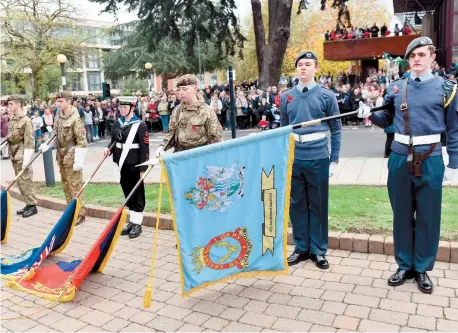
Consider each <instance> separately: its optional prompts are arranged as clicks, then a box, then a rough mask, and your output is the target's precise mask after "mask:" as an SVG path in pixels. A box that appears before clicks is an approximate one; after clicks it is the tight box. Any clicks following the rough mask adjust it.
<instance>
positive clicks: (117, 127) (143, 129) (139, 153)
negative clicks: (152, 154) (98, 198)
mask: <svg viewBox="0 0 458 333" xmlns="http://www.w3.org/2000/svg"><path fill="white" fill-rule="evenodd" d="M138 121H140V120H139V119H138V118H137V117H134V118H132V119H131V120H130V121H129V122H124V121H123V120H122V118H119V119H118V121H116V122H115V123H114V124H113V129H112V130H111V142H110V144H109V145H108V147H111V145H112V144H113V143H115V145H114V147H113V148H111V152H112V153H113V162H115V163H116V164H118V165H119V160H120V158H121V154H122V150H123V144H124V143H125V142H126V140H127V137H128V136H129V133H130V131H131V129H132V124H134V123H136V122H138ZM148 135H149V134H148V127H147V126H146V124H145V123H144V122H143V121H140V125H139V126H138V129H137V133H136V135H135V137H134V140H133V141H132V145H134V146H136V147H135V148H134V147H132V148H130V150H129V153H128V154H127V156H126V159H125V161H124V164H133V165H138V164H141V163H144V162H146V161H148V160H149V136H148ZM119 146H121V147H119ZM137 146H138V147H137ZM139 169H140V171H141V172H143V171H146V169H148V167H147V166H141V167H139Z"/></svg>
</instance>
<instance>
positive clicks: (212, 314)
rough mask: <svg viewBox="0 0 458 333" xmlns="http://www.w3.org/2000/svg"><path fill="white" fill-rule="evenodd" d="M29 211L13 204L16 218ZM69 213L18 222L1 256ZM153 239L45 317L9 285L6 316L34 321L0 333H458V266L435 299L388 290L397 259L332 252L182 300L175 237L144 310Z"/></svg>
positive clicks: (149, 235) (79, 242) (439, 269)
mask: <svg viewBox="0 0 458 333" xmlns="http://www.w3.org/2000/svg"><path fill="white" fill-rule="evenodd" d="M21 206H22V203H20V202H19V201H17V200H13V207H12V209H13V212H14V211H15V210H16V209H17V208H19V207H21ZM61 214H62V212H59V211H53V210H48V209H44V208H39V214H38V215H36V216H34V217H32V218H29V219H22V218H20V217H17V216H14V217H13V224H12V226H11V229H10V238H9V241H8V243H7V244H4V245H2V247H1V249H2V255H6V254H16V253H18V252H19V251H21V250H24V249H28V248H31V247H35V246H38V245H39V244H40V243H41V242H42V241H43V239H44V238H45V237H46V235H47V233H48V232H49V230H50V229H51V227H52V225H53V224H54V223H55V222H56V221H57V219H58V218H59V217H60V216H61ZM106 222H107V221H106V220H102V219H96V218H89V219H88V220H87V221H86V222H85V223H84V224H83V225H81V226H78V227H77V229H76V231H75V233H74V235H73V238H72V241H71V242H70V244H69V246H68V247H67V249H66V250H65V251H64V252H63V253H62V254H60V255H58V256H56V257H51V258H48V261H47V262H48V263H50V262H54V261H62V260H65V261H71V260H74V259H80V258H81V257H82V256H83V255H84V254H85V253H86V251H88V250H89V248H90V246H91V245H92V244H93V242H94V241H95V239H96V238H97V236H98V233H99V232H100V231H101V230H102V229H103V227H104V226H105V224H106ZM153 231H154V229H152V228H149V227H145V228H144V232H143V235H142V236H141V237H140V238H138V239H136V240H129V239H126V238H124V237H121V238H120V240H119V242H118V244H117V246H116V248H115V251H114V252H113V256H112V258H111V259H110V261H109V262H108V265H107V267H106V269H105V272H104V273H103V274H90V275H89V276H88V277H87V279H86V281H85V282H84V283H83V285H82V286H81V289H80V290H78V291H77V294H76V297H75V299H74V301H73V302H71V303H64V304H60V305H58V306H56V307H54V308H52V309H45V308H43V307H41V306H42V305H46V304H49V301H47V300H43V299H40V298H38V297H36V296H33V295H29V294H25V293H22V292H19V291H15V290H12V289H9V288H5V287H4V285H5V281H2V289H1V290H2V292H1V315H2V318H8V317H16V316H19V315H23V316H25V318H21V319H16V320H8V321H6V320H2V321H1V331H2V332H8V331H32V332H43V331H53V332H60V331H82V332H94V331H112V332H140V331H150V332H151V331H180V332H199V331H223V332H226V331H239V332H246V331H250V332H261V331H313V332H318V331H320V332H323V331H327V332H337V331H339V332H343V331H367V332H375V331H386V332H391V331H396V332H408V331H421V330H427V331H428V330H429V331H457V330H458V264H453V263H452V264H449V263H443V262H438V263H437V264H436V266H435V269H434V271H433V272H431V276H432V280H433V282H434V284H435V291H434V293H433V295H425V294H422V293H421V292H420V291H418V289H417V288H416V285H415V284H414V283H413V282H412V281H409V282H407V283H406V284H405V285H404V286H400V287H395V288H393V287H389V286H388V285H387V283H386V279H387V278H388V276H389V275H390V274H391V272H392V270H393V269H395V267H396V265H395V261H394V258H393V257H392V256H387V255H381V254H364V253H353V252H350V251H344V250H330V252H329V255H328V259H329V261H330V263H331V268H330V269H329V270H328V271H321V270H319V269H318V268H316V267H315V266H314V265H313V263H311V262H309V261H307V262H306V263H301V264H299V265H297V266H294V267H291V268H290V272H289V275H288V276H278V277H259V278H252V279H239V280H233V281H230V282H228V283H221V284H219V285H215V286H213V287H211V288H209V289H208V290H205V291H201V292H198V293H195V294H193V295H192V296H191V297H188V298H185V299H183V298H181V297H180V296H179V290H180V276H179V267H178V264H177V256H176V249H175V237H174V234H173V232H172V231H161V232H160V234H159V244H158V252H157V259H156V267H155V272H156V274H155V276H156V278H155V279H154V291H153V302H152V306H151V308H150V309H144V308H143V293H144V291H145V285H146V282H147V279H148V270H149V265H150V262H151V258H150V257H151V248H152V240H153ZM289 250H290V251H292V250H293V248H292V247H290V248H289ZM17 303H20V304H22V305H23V306H28V307H21V306H18V305H16V304H17ZM30 306H32V307H31V308H30ZM40 309H44V310H43V311H41V312H40V313H36V312H37V311H39V310H40Z"/></svg>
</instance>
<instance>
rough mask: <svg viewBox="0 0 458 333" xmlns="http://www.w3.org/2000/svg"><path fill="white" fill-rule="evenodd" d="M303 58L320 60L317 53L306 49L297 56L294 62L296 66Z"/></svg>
mask: <svg viewBox="0 0 458 333" xmlns="http://www.w3.org/2000/svg"><path fill="white" fill-rule="evenodd" d="M301 59H312V60H318V58H317V56H316V54H315V53H313V52H312V51H304V52H301V53H299V55H298V56H297V58H296V61H295V62H294V67H297V63H298V62H299V60H301Z"/></svg>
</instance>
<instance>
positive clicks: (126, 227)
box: [121, 222, 134, 236]
mask: <svg viewBox="0 0 458 333" xmlns="http://www.w3.org/2000/svg"><path fill="white" fill-rule="evenodd" d="M133 225H134V224H133V223H132V222H129V223H127V225H126V226H125V227H124V229H122V231H121V235H122V236H125V235H128V234H129V232H130V230H132V226H133Z"/></svg>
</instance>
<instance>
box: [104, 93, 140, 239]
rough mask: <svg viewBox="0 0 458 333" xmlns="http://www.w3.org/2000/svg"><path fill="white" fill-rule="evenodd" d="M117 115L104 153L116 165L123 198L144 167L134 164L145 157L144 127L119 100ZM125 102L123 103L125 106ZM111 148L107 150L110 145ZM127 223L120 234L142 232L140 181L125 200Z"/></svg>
mask: <svg viewBox="0 0 458 333" xmlns="http://www.w3.org/2000/svg"><path fill="white" fill-rule="evenodd" d="M119 104H120V106H119V111H120V113H121V117H120V118H119V119H118V121H116V122H115V123H114V125H113V128H112V129H111V142H110V144H109V145H108V148H105V155H111V154H113V162H115V163H116V164H117V165H118V168H119V176H120V181H121V187H122V191H123V193H124V196H125V197H127V196H128V195H129V193H130V192H131V191H132V189H133V188H134V186H135V184H137V182H138V181H139V180H140V178H141V176H142V174H143V172H145V171H146V169H147V168H148V166H141V167H136V166H137V165H138V164H141V163H144V162H146V161H148V159H149V137H148V127H147V126H146V124H145V123H144V122H143V121H141V119H140V118H138V117H137V116H136V115H134V113H133V110H134V108H135V107H134V106H133V105H130V103H128V102H127V103H126V102H124V103H123V102H122V101H120V103H119ZM126 104H127V105H126ZM113 143H115V145H114V147H112V148H111V150H110V149H109V147H111V146H112V144H113ZM127 207H128V208H129V210H130V212H129V218H130V220H129V223H128V224H127V225H126V226H125V227H124V229H123V230H122V231H121V235H129V238H136V237H138V236H140V234H141V232H142V226H141V224H142V220H143V210H144V209H145V186H144V184H141V185H140V186H139V187H138V189H137V190H136V191H135V193H134V194H133V195H132V197H131V198H130V200H129V202H127Z"/></svg>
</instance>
